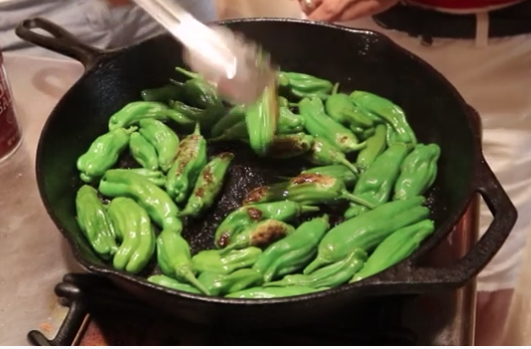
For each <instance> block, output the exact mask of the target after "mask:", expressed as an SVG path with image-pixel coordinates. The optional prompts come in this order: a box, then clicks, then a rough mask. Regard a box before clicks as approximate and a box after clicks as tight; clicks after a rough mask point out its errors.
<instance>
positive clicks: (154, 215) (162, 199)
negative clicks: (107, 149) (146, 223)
mask: <svg viewBox="0 0 531 349" xmlns="http://www.w3.org/2000/svg"><path fill="white" fill-rule="evenodd" d="M99 191H100V193H102V194H103V195H105V196H107V197H110V198H115V197H118V196H125V197H130V198H132V199H134V200H135V201H136V202H137V203H138V204H139V205H140V206H141V207H142V208H144V210H146V212H147V213H148V214H149V216H150V217H151V219H152V220H153V221H154V222H155V223H156V224H157V225H158V226H159V227H161V228H166V227H169V228H171V227H172V226H177V227H179V226H180V222H179V220H178V218H177V215H178V213H179V209H178V208H177V206H176V205H175V203H174V202H173V200H172V199H171V198H170V197H169V196H168V194H167V193H166V192H165V191H164V190H162V189H161V188H159V187H157V186H156V185H155V184H153V183H152V182H151V181H150V180H149V179H147V178H145V177H142V176H141V175H139V174H136V173H134V172H131V171H130V170H122V169H114V170H108V171H107V172H105V175H104V176H103V178H102V179H101V181H100V185H99Z"/></svg>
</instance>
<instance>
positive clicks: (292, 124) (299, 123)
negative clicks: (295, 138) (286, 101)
mask: <svg viewBox="0 0 531 349" xmlns="http://www.w3.org/2000/svg"><path fill="white" fill-rule="evenodd" d="M299 132H304V117H302V115H299V114H295V113H294V112H292V111H291V110H290V109H289V107H287V106H279V114H278V133H279V134H292V133H299Z"/></svg>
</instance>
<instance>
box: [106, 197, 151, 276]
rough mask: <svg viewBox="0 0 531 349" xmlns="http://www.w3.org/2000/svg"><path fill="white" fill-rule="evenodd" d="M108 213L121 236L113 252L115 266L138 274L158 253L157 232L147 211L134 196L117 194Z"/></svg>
mask: <svg viewBox="0 0 531 349" xmlns="http://www.w3.org/2000/svg"><path fill="white" fill-rule="evenodd" d="M107 213H108V214H109V218H110V219H111V221H112V223H113V225H114V227H115V229H116V230H117V231H118V232H119V235H120V236H121V237H122V243H121V244H120V248H119V249H118V251H117V252H116V254H115V255H114V259H113V266H114V268H116V269H118V270H125V271H127V272H129V273H132V274H138V273H139V272H140V271H142V269H143V268H144V267H145V266H146V265H147V263H148V262H149V260H150V259H151V257H152V256H153V254H154V253H155V234H154V232H153V227H152V226H151V221H150V219H149V216H148V214H147V212H146V211H145V210H144V209H143V208H142V207H140V206H139V205H138V204H137V203H136V202H135V201H134V200H133V199H130V198H125V197H117V198H115V199H113V200H112V201H111V203H110V204H109V207H108V208H107Z"/></svg>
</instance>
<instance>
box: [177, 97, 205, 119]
mask: <svg viewBox="0 0 531 349" xmlns="http://www.w3.org/2000/svg"><path fill="white" fill-rule="evenodd" d="M170 107H171V108H172V109H173V110H176V111H178V112H179V113H181V114H183V115H184V116H186V117H187V118H188V119H190V120H193V121H194V122H199V120H200V119H201V115H203V113H204V112H205V111H204V110H203V109H200V108H196V107H191V106H189V105H188V104H186V103H184V102H181V101H178V100H172V101H171V102H170Z"/></svg>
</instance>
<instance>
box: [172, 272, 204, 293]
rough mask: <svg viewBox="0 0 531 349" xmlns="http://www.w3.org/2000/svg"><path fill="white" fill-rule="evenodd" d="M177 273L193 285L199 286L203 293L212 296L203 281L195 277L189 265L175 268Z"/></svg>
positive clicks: (180, 277)
mask: <svg viewBox="0 0 531 349" xmlns="http://www.w3.org/2000/svg"><path fill="white" fill-rule="evenodd" d="M175 275H176V276H177V277H178V278H179V279H184V280H186V281H187V282H188V283H190V284H191V285H192V286H194V287H195V288H197V289H198V290H199V291H201V292H202V293H203V294H205V295H207V296H210V292H209V291H208V290H207V289H206V287H205V286H203V284H202V283H201V282H199V280H197V278H196V277H195V275H194V273H192V271H191V270H190V267H189V266H186V267H181V268H179V269H177V270H175Z"/></svg>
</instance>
